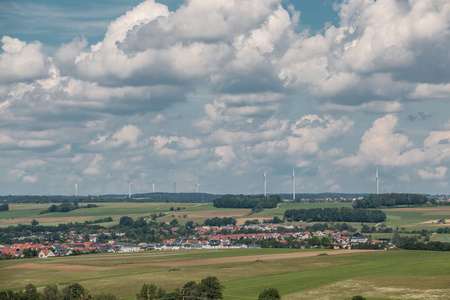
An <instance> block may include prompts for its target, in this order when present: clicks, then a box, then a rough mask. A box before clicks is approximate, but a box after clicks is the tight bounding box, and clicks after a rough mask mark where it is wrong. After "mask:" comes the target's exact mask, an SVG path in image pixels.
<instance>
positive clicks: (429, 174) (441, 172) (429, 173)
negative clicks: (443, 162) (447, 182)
mask: <svg viewBox="0 0 450 300" xmlns="http://www.w3.org/2000/svg"><path fill="white" fill-rule="evenodd" d="M417 174H418V175H419V176H420V178H422V179H430V180H431V179H438V180H443V179H445V175H446V174H447V168H446V167H437V168H434V169H432V168H427V169H421V170H419V171H417Z"/></svg>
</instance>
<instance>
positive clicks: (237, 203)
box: [213, 195, 281, 208]
mask: <svg viewBox="0 0 450 300" xmlns="http://www.w3.org/2000/svg"><path fill="white" fill-rule="evenodd" d="M278 203H281V198H280V196H278V195H271V196H269V197H264V196H262V195H258V196H254V195H226V196H223V197H220V198H217V199H214V200H213V204H214V207H217V208H255V207H260V208H276V207H277V205H278Z"/></svg>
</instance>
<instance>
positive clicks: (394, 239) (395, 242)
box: [392, 230, 400, 244]
mask: <svg viewBox="0 0 450 300" xmlns="http://www.w3.org/2000/svg"><path fill="white" fill-rule="evenodd" d="M399 241H400V234H399V233H398V231H397V230H396V231H394V236H393V237H392V243H393V244H398V242H399Z"/></svg>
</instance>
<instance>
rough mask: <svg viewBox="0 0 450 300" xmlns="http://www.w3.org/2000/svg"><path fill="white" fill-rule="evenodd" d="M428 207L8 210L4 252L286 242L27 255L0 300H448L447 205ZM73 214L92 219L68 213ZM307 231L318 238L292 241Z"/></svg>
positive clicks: (267, 203) (259, 200)
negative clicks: (94, 245) (213, 240)
mask: <svg viewBox="0 0 450 300" xmlns="http://www.w3.org/2000/svg"><path fill="white" fill-rule="evenodd" d="M390 197H393V198H390ZM423 197H425V196H422V195H407V194H394V195H382V196H378V197H375V196H374V195H369V196H366V197H365V198H364V199H361V200H357V201H355V202H354V203H353V205H352V203H350V202H337V201H336V202H333V201H327V202H321V201H320V200H319V201H314V202H316V203H299V202H297V203H295V202H291V203H284V202H283V201H282V200H281V197H278V196H273V197H270V198H268V199H264V197H261V196H242V197H240V196H239V195H238V196H235V195H234V196H229V195H228V196H224V197H223V198H222V199H221V198H217V199H216V200H217V201H216V200H214V202H213V203H211V202H209V203H202V202H197V203H195V202H192V203H189V202H179V203H175V202H165V201H162V202H125V203H124V202H123V201H124V200H123V199H122V201H120V202H119V201H110V202H95V205H90V204H93V203H88V202H85V203H84V204H83V205H80V204H79V202H78V201H77V202H75V203H74V202H73V201H72V200H71V201H70V202H66V203H42V202H41V201H39V202H40V203H9V205H8V210H3V211H0V244H1V245H2V246H5V245H13V244H23V243H27V242H28V243H42V245H44V244H45V242H49V243H51V244H52V243H53V244H54V243H66V244H69V243H70V241H71V240H73V239H75V237H74V236H73V235H70V233H71V232H75V233H77V235H76V238H79V239H80V240H81V241H82V242H84V243H86V242H89V240H90V239H92V237H93V236H95V237H96V239H97V241H98V243H105V244H106V243H108V242H110V241H111V240H113V241H114V242H115V243H147V244H149V243H155V244H156V243H162V242H163V241H167V240H171V239H172V240H177V239H182V238H183V237H184V238H186V239H189V238H194V237H195V238H196V239H199V240H202V239H203V240H204V238H202V237H200V236H199V235H197V228H209V229H208V230H206V231H205V233H204V234H203V235H204V236H207V237H208V238H209V237H211V236H214V237H217V238H220V237H226V236H229V235H236V236H237V235H241V236H249V235H253V236H255V237H256V236H258V234H259V235H261V234H268V232H271V234H274V236H275V235H277V236H278V237H277V238H272V237H270V238H267V239H261V240H259V239H256V238H255V239H251V238H245V239H242V240H239V243H240V244H243V245H248V248H235V249H233V248H225V247H223V248H210V249H190V250H186V249H180V250H176V251H175V250H171V251H168V250H166V251H163V250H162V251H158V250H146V251H140V252H130V253H111V252H101V251H93V252H92V251H91V252H90V253H91V254H86V255H76V256H74V255H69V256H55V257H51V258H48V259H39V258H36V256H37V254H38V250H27V249H26V250H27V251H25V250H24V251H23V254H24V255H23V257H15V256H11V257H9V258H10V259H6V260H2V261H0V290H1V292H0V299H54V300H57V299H87V298H92V299H104V300H107V299H111V300H113V299H352V298H353V299H363V298H365V299H446V297H447V296H448V295H449V294H450V286H449V284H448V283H449V282H450V265H449V264H450V251H449V250H450V246H449V245H450V244H449V242H450V228H449V227H448V223H450V222H448V221H449V219H450V206H448V205H446V203H439V202H436V201H435V200H434V199H431V198H429V197H425V199H424V198H423ZM223 199H228V200H229V201H230V203H233V204H230V206H233V207H231V208H230V207H225V206H226V205H227V204H226V203H227V202H226V201H224V200H223ZM386 199H388V200H386ZM392 199H394V200H392ZM424 200H426V201H424ZM246 201H248V203H246ZM358 201H359V202H358ZM364 201H367V203H365V202H364ZM392 203H394V204H392ZM75 204H77V205H78V206H79V207H81V206H83V207H84V208H83V209H70V210H68V211H66V209H64V210H65V211H63V210H62V209H60V208H61V207H63V206H64V207H75V206H76V205H75ZM52 206H53V208H51V207H52ZM55 206H56V207H57V209H55ZM255 208H257V209H255ZM48 210H51V211H48ZM43 211H48V212H46V213H43V214H42V212H43ZM33 221H34V222H33ZM232 228H234V229H232ZM263 228H265V229H263ZM299 231H301V232H310V233H311V236H310V237H309V238H307V239H305V240H302V239H300V238H297V237H296V238H294V237H292V238H289V235H291V234H292V235H293V234H296V232H299ZM319 232H320V233H321V234H323V235H317V236H316V235H313V234H314V233H319ZM345 232H349V233H350V234H349V235H347V236H348V239H349V240H350V239H352V238H354V237H355V236H356V237H365V238H367V241H366V242H361V243H360V244H354V245H353V246H352V247H351V248H352V249H351V250H348V249H346V248H345V249H333V248H336V242H334V236H332V235H331V233H333V234H335V233H339V236H342V237H344V236H346V235H345ZM354 233H358V235H353V234H354ZM282 237H283V238H282ZM284 237H286V238H284ZM355 240H356V239H355ZM73 242H75V241H73ZM251 245H258V248H256V247H250V246H251ZM391 245H392V247H391ZM259 247H260V248H259ZM337 248H339V247H337ZM341 248H342V247H341ZM387 248H389V250H374V249H387ZM148 249H150V248H148ZM33 251H34V252H33ZM94 252H95V253H94ZM84 253H89V252H79V253H76V254H84ZM3 258H6V256H3ZM331 295H332V296H331ZM356 297H361V298H356Z"/></svg>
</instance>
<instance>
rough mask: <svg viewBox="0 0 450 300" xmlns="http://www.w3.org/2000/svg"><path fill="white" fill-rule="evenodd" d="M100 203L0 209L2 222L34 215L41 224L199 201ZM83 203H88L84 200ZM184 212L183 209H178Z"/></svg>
mask: <svg viewBox="0 0 450 300" xmlns="http://www.w3.org/2000/svg"><path fill="white" fill-rule="evenodd" d="M95 204H96V205H98V206H99V207H95V208H82V209H77V210H73V211H70V212H66V213H62V212H55V213H47V214H42V215H40V214H39V213H40V212H41V211H43V210H45V209H47V208H48V207H49V206H50V205H51V204H10V205H9V207H10V209H9V211H1V212H0V226H8V225H16V224H30V222H31V221H32V220H33V219H36V220H38V221H39V223H40V224H42V225H57V224H59V223H68V222H84V221H86V220H95V219H99V218H105V217H113V219H114V220H115V221H118V220H119V219H120V217H122V216H131V217H133V218H136V217H140V216H148V215H150V214H152V213H161V212H162V213H167V212H170V208H171V207H174V208H177V207H185V208H186V209H183V211H185V210H187V209H189V208H190V207H194V206H197V205H201V204H197V203H132V202H127V203H123V202H112V203H95ZM81 205H86V203H82V204H81ZM179 212H181V211H179Z"/></svg>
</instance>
